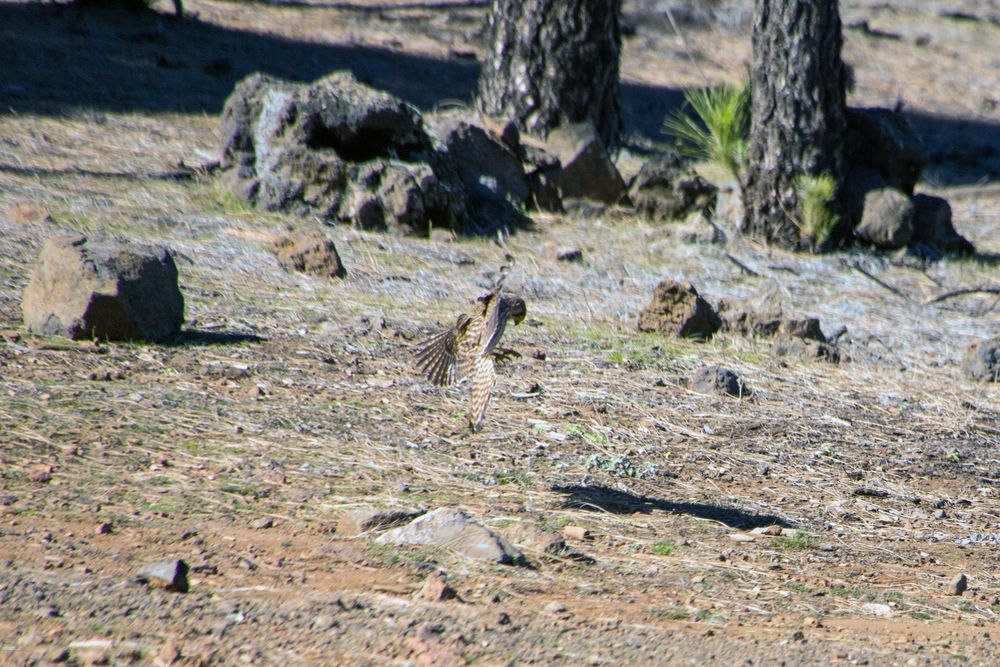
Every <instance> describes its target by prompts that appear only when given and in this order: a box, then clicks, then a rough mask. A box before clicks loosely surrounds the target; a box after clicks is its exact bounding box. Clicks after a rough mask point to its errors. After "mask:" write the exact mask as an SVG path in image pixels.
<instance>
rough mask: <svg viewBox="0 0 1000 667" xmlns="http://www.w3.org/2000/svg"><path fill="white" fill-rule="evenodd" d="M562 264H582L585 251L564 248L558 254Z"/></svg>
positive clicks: (557, 257) (557, 256)
mask: <svg viewBox="0 0 1000 667" xmlns="http://www.w3.org/2000/svg"><path fill="white" fill-rule="evenodd" d="M556 259H558V260H559V261H560V262H582V261H583V250H581V249H580V248H563V249H562V250H560V251H559V252H558V253H557V254H556Z"/></svg>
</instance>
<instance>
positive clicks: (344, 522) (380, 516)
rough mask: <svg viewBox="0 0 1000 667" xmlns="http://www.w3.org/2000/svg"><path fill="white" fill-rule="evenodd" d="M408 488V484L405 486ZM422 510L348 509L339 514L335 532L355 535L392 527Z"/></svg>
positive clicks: (420, 512) (348, 535)
mask: <svg viewBox="0 0 1000 667" xmlns="http://www.w3.org/2000/svg"><path fill="white" fill-rule="evenodd" d="M406 488H407V490H409V486H407V487H406ZM423 513H424V512H423V510H402V509H376V508H372V507H366V508H362V509H355V510H348V511H346V512H344V513H343V514H341V515H340V521H339V522H338V523H337V534H338V535H340V536H341V537H355V536H357V535H361V534H362V533H367V532H369V531H372V530H378V529H380V528H392V527H393V526H399V525H402V524H404V523H407V522H408V521H412V520H413V519H415V518H417V517H418V516H420V515H421V514H423Z"/></svg>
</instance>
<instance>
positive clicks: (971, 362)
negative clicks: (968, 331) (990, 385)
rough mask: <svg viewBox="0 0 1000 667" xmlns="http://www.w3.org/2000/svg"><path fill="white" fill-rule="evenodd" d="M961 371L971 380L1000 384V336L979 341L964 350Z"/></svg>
mask: <svg viewBox="0 0 1000 667" xmlns="http://www.w3.org/2000/svg"><path fill="white" fill-rule="evenodd" d="M962 370H963V371H964V372H965V374H966V375H967V376H969V377H970V378H972V379H973V380H981V381H984V382H1000V336H994V337H993V338H990V339H987V340H981V341H979V342H977V343H973V344H971V345H969V346H968V347H967V348H965V354H964V355H963V356H962Z"/></svg>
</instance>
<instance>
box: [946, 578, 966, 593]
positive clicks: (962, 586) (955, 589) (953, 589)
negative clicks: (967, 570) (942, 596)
mask: <svg viewBox="0 0 1000 667" xmlns="http://www.w3.org/2000/svg"><path fill="white" fill-rule="evenodd" d="M968 589H969V579H968V577H966V576H965V575H964V574H961V573H960V574H956V575H955V578H954V579H952V580H951V582H950V583H949V584H948V595H961V594H962V593H964V592H965V591H967V590H968Z"/></svg>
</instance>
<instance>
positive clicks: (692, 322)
mask: <svg viewBox="0 0 1000 667" xmlns="http://www.w3.org/2000/svg"><path fill="white" fill-rule="evenodd" d="M721 326H722V320H720V319H719V316H718V315H717V314H716V312H715V309H714V308H712V305H711V304H710V303H708V301H705V299H703V298H702V297H701V296H699V295H698V290H696V289H695V288H694V286H693V285H692V284H691V283H689V282H678V281H676V280H664V281H662V282H661V283H660V284H659V285H657V286H656V289H655V290H654V291H653V298H652V300H651V301H650V303H649V305H648V306H646V307H645V308H644V309H643V311H642V312H641V313H640V314H639V330H640V331H656V332H659V333H663V334H671V335H674V336H680V337H682V338H709V337H711V336H712V334H714V333H715V332H716V331H718V330H719V327H721Z"/></svg>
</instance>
